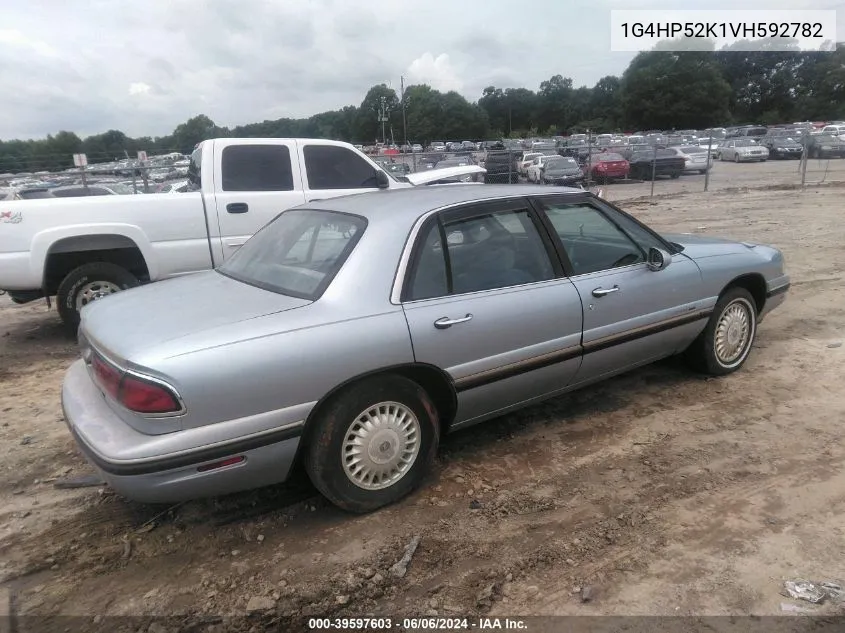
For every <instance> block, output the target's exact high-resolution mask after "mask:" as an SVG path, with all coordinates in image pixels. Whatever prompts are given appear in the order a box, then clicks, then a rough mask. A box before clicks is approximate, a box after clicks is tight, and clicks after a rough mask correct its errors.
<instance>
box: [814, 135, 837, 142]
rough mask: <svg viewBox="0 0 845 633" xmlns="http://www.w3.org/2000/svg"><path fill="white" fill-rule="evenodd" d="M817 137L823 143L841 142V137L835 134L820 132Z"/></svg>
mask: <svg viewBox="0 0 845 633" xmlns="http://www.w3.org/2000/svg"><path fill="white" fill-rule="evenodd" d="M816 138H817V139H818V140H819V142H821V143H838V142H839V139H838V138H836V137H835V136H834V135H833V134H819V135H818V136H817V137H816Z"/></svg>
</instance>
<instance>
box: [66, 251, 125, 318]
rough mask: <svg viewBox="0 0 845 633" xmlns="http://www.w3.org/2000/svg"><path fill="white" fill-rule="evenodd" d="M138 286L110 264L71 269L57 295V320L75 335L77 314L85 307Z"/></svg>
mask: <svg viewBox="0 0 845 633" xmlns="http://www.w3.org/2000/svg"><path fill="white" fill-rule="evenodd" d="M139 283H140V282H139V281H138V278H137V277H135V275H133V274H132V273H130V272H129V271H128V270H126V269H125V268H121V267H120V266H118V265H116V264H110V263H109V262H92V263H90V264H84V265H82V266H80V267H79V268H74V269H73V270H72V271H70V272H69V273H68V274H67V276H66V277H65V278H64V279H63V280H62V283H60V284H59V289H58V291H57V292H56V304H57V307H58V309H59V316H60V317H61V318H62V321H64V323H65V325H66V326H67V327H68V328H69V329H71V330H73V331H76V328H78V327H79V313H80V311H81V310H82V308H83V307H84V306H86V305H87V304H89V303H91V302H92V301H96V300H97V299H102V298H103V297H106V296H108V295H110V294H114V293H115V292H119V291H121V290H128V289H129V288H134V287H135V286H137V285H138V284H139Z"/></svg>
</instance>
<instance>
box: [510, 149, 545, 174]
mask: <svg viewBox="0 0 845 633" xmlns="http://www.w3.org/2000/svg"><path fill="white" fill-rule="evenodd" d="M542 155H543V152H526V153H525V154H523V155H522V160H521V161H519V162H518V163H517V167H516V170H517V171H518V172H519V175H520V176H527V175H528V167H529V166H530V165H531V163H533V162H534V159H535V158H537V157H538V156H542Z"/></svg>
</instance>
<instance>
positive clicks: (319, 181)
mask: <svg viewBox="0 0 845 633" xmlns="http://www.w3.org/2000/svg"><path fill="white" fill-rule="evenodd" d="M297 145H298V147H297V153H298V156H299V163H300V164H301V165H304V167H305V173H304V174H303V177H302V184H303V188H304V190H305V199H306V200H307V201H308V202H311V201H313V200H323V199H325V198H337V197H338V196H346V195H349V194H353V193H364V192H365V191H378V188H379V187H378V181H377V180H376V172H377V171H378V169H377V168H376V167H375V166H374V165H373V164H372V163H371V162H370V161H368V160H367V159H366V158H364V156H362V155H361V154H359V153H358V152H355V151H353V150H352V149H350V148H349V147H345V146H343V145H336V144H333V143H332V142H331V141H319V140H313V141H312V140H309V141H299V142H298V144H297ZM397 159H398V160H400V161H404V160H405V158H404V157H401V158H400V157H397Z"/></svg>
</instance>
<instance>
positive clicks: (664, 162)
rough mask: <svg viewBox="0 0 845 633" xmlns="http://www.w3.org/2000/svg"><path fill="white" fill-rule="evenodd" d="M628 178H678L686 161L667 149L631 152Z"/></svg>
mask: <svg viewBox="0 0 845 633" xmlns="http://www.w3.org/2000/svg"><path fill="white" fill-rule="evenodd" d="M628 164H629V165H630V166H631V170H630V172H629V173H628V177H629V178H634V179H637V180H651V178H652V175H653V176H654V177H657V176H670V177H672V178H678V177H680V175H681V174H682V173H684V167H685V166H686V161H685V160H684V159H683V158H682V157H681V156H678V155H677V154H676V153H675V152H673V151H672V150H669V149H658V150H656V151H655V150H649V151H644V152H643V151H639V152H633V153H632V154H631V158H629V159H628Z"/></svg>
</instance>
